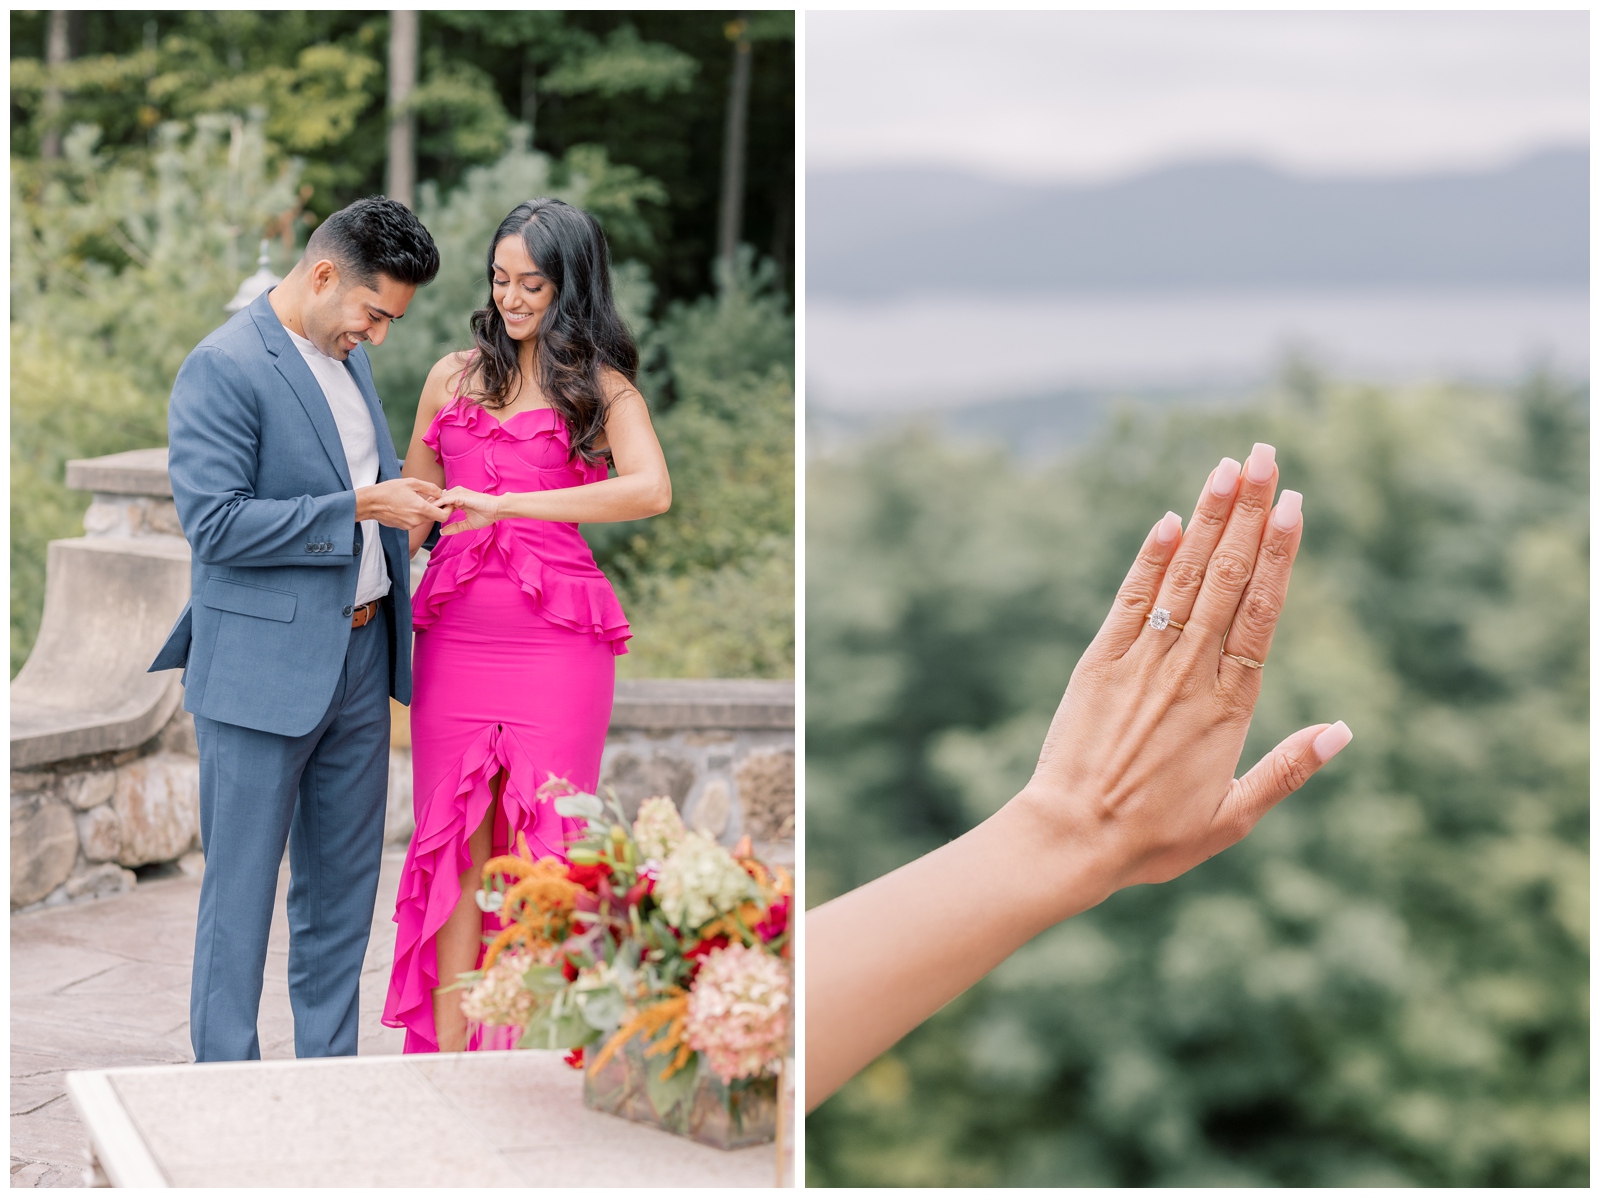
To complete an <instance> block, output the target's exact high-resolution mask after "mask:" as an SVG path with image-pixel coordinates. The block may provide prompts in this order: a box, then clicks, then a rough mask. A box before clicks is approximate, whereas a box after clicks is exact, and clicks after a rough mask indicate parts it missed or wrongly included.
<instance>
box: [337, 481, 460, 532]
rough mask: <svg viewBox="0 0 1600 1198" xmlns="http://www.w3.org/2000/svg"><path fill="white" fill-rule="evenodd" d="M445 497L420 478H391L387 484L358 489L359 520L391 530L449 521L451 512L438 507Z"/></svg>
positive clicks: (375, 484)
mask: <svg viewBox="0 0 1600 1198" xmlns="http://www.w3.org/2000/svg"><path fill="white" fill-rule="evenodd" d="M442 494H444V492H443V491H441V490H440V489H439V488H438V487H436V486H434V485H433V484H432V483H430V482H428V481H426V480H425V479H420V478H391V479H390V480H389V481H388V482H382V483H374V484H373V485H372V486H370V487H357V488H356V520H357V521H358V522H359V521H362V520H376V521H377V522H378V523H379V524H386V525H388V526H389V527H390V528H416V527H417V526H418V525H420V524H429V523H432V522H434V521H444V520H448V519H449V518H450V509H449V508H445V507H440V506H438V503H437V500H438V498H439V496H440V495H442Z"/></svg>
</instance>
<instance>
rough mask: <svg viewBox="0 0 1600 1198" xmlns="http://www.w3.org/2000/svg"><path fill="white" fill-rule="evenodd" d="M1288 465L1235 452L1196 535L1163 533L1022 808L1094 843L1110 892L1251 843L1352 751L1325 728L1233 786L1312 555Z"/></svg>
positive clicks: (1096, 643)
mask: <svg viewBox="0 0 1600 1198" xmlns="http://www.w3.org/2000/svg"><path fill="white" fill-rule="evenodd" d="M1274 456H1275V455H1274V451H1273V448H1272V446H1270V445H1257V446H1255V448H1254V449H1253V450H1252V451H1251V454H1250V457H1249V460H1248V461H1247V462H1246V463H1245V465H1244V467H1243V469H1242V471H1241V468H1240V466H1239V463H1237V462H1235V461H1234V460H1233V459H1232V458H1224V459H1223V460H1222V462H1221V463H1220V464H1219V465H1218V466H1217V468H1216V469H1215V470H1214V471H1212V473H1211V477H1210V478H1209V479H1207V481H1206V486H1205V488H1204V489H1203V490H1202V491H1201V494H1200V501H1199V503H1198V504H1197V505H1196V507H1195V510H1194V515H1193V516H1192V517H1191V518H1190V521H1189V530H1188V532H1187V533H1181V532H1180V524H1179V521H1178V517H1177V515H1176V514H1174V513H1171V512H1169V513H1167V515H1166V516H1165V517H1164V518H1163V519H1162V520H1161V521H1160V522H1159V523H1157V525H1156V526H1155V528H1153V529H1152V530H1151V532H1150V535H1149V536H1148V537H1147V538H1146V539H1145V543H1144V546H1143V548H1142V549H1141V550H1140V553H1139V557H1138V559H1137V560H1136V561H1135V562H1134V564H1133V569H1132V570H1131V571H1130V572H1129V574H1128V576H1127V579H1126V580H1125V581H1124V582H1123V584H1122V588H1121V590H1119V591H1118V593H1117V599H1116V603H1115V604H1114V605H1113V607H1112V610H1111V614H1110V615H1109V616H1107V617H1106V621H1105V623H1104V625H1102V627H1101V629H1100V632H1099V634H1098V635H1097V636H1096V637H1095V639H1094V640H1093V642H1091V643H1090V645H1089V648H1088V649H1087V650H1086V651H1085V652H1084V655H1083V657H1082V658H1081V659H1080V660H1079V662H1078V665H1077V668H1076V669H1075V670H1073V672H1072V681H1071V682H1070V684H1069V685H1068V686H1067V693H1066V696H1065V697H1064V698H1063V699H1062V701H1061V706H1060V707H1059V708H1058V710H1057V711H1056V716H1055V719H1054V720H1053V721H1052V723H1051V726H1050V732H1049V734H1048V735H1047V736H1046V737H1045V743H1044V748H1043V750H1042V751H1041V753H1040V755H1039V764H1038V767H1037V769H1036V770H1035V772H1034V775H1033V779H1032V781H1030V782H1029V783H1028V785H1027V787H1026V788H1025V789H1024V790H1023V792H1022V793H1021V794H1020V795H1018V796H1017V798H1016V799H1015V800H1014V802H1016V803H1017V804H1018V805H1019V806H1020V807H1022V808H1023V809H1025V810H1027V811H1029V812H1030V813H1031V814H1032V815H1033V817H1034V818H1035V819H1037V820H1038V821H1039V823H1040V826H1041V829H1043V830H1044V834H1045V836H1046V837H1047V839H1050V840H1053V841H1056V842H1058V843H1061V844H1071V845H1074V846H1077V849H1076V850H1075V851H1078V852H1081V851H1082V849H1083V847H1085V846H1090V848H1091V852H1092V855H1093V858H1094V880H1095V881H1096V882H1097V883H1098V884H1099V886H1100V887H1101V888H1103V889H1104V892H1105V894H1110V893H1111V892H1113V891H1115V890H1119V889H1121V888H1122V887H1124V886H1131V885H1134V884H1137V883H1141V882H1165V881H1167V880H1168V879H1169V878H1175V877H1177V876H1178V875H1179V874H1181V873H1183V872H1184V871H1186V870H1188V869H1190V868H1191V867H1193V866H1195V865H1198V864H1199V863H1200V862H1202V861H1204V860H1206V859H1207V858H1208V857H1212V856H1215V855H1216V854H1217V853H1220V852H1221V851H1222V850H1223V849H1225V848H1227V847H1228V846H1229V845H1231V844H1234V843H1236V842H1237V841H1239V840H1242V839H1243V838H1244V837H1245V835H1246V834H1247V833H1248V832H1249V831H1250V829H1251V828H1253V827H1255V825H1256V822H1257V821H1258V820H1260V818H1261V817H1262V816H1263V815H1265V814H1266V813H1267V811H1268V810H1269V809H1271V808H1272V807H1273V806H1274V805H1275V804H1276V803H1278V802H1279V801H1280V800H1282V799H1283V798H1284V797H1285V796H1287V795H1288V794H1289V793H1290V792H1292V791H1294V790H1296V789H1298V788H1299V787H1300V786H1301V785H1302V784H1303V783H1304V782H1305V781H1306V779H1307V778H1309V777H1310V776H1311V775H1312V774H1313V773H1315V772H1316V770H1317V769H1318V768H1319V767H1320V766H1321V765H1322V764H1323V763H1324V762H1325V761H1327V760H1328V759H1329V758H1331V757H1332V756H1333V755H1334V754H1335V753H1337V752H1338V751H1339V750H1340V749H1342V748H1343V747H1344V746H1345V745H1346V744H1347V743H1349V740H1350V736H1351V734H1350V730H1349V729H1348V728H1346V727H1345V725H1344V724H1342V723H1339V724H1334V725H1331V726H1330V725H1327V724H1317V725H1314V726H1312V727H1310V728H1305V729H1302V730H1301V731H1299V732H1296V733H1295V734H1294V735H1293V736H1290V737H1289V738H1288V739H1287V740H1285V741H1284V742H1283V743H1282V744H1280V745H1279V746H1278V747H1277V748H1275V749H1274V750H1273V751H1272V752H1271V753H1269V754H1268V755H1267V756H1266V757H1265V758H1263V759H1262V760H1261V761H1260V762H1259V763H1257V764H1256V766H1255V767H1254V768H1253V769H1251V770H1250V772H1249V773H1247V774H1245V775H1244V777H1242V778H1235V777H1234V776H1233V775H1234V769H1235V768H1236V767H1237V765H1238V762H1239V754H1240V753H1241V752H1242V751H1243V749H1244V741H1245V734H1246V733H1247V732H1248V731H1249V728H1250V717H1251V714H1252V713H1253V712H1254V710H1255V705H1256V699H1257V697H1258V696H1259V695H1260V693H1261V669H1260V664H1259V663H1265V662H1266V660H1267V655H1268V653H1269V651H1270V650H1271V647H1272V633H1273V630H1274V628H1275V627H1276V626H1277V623H1278V614H1279V612H1280V611H1282V609H1283V602H1284V596H1285V594H1286V593H1287V591H1288V589H1289V572H1290V570H1291V568H1292V567H1293V565H1294V559H1295V554H1296V552H1297V551H1298V550H1299V548H1300V531H1301V519H1300V498H1301V497H1300V495H1299V493H1298V492H1295V491H1285V492H1284V493H1283V495H1282V496H1281V497H1280V498H1279V500H1278V504H1277V506H1276V507H1273V504H1272V495H1273V490H1274V487H1275V485H1276V483H1277V479H1278V471H1277V467H1276V465H1275V464H1274V461H1273V458H1274ZM1155 609H1160V610H1162V611H1165V612H1166V613H1168V616H1167V619H1168V620H1169V621H1170V622H1169V623H1168V625H1167V627H1166V628H1164V629H1157V628H1154V627H1152V622H1151V620H1150V615H1151V612H1152V611H1153V610H1155ZM1156 622H1160V619H1159V618H1158V619H1157V621H1156ZM1180 626H1181V628H1180ZM1224 638H1226V640H1224ZM1224 651H1226V652H1224ZM1253 663H1255V664H1253ZM1101 897H1103V895H1102V896H1101Z"/></svg>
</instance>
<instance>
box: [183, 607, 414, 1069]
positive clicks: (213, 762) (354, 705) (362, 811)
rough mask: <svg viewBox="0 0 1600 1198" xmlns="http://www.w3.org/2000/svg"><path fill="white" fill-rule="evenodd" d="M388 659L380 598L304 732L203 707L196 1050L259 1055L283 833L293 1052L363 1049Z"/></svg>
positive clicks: (223, 1056)
mask: <svg viewBox="0 0 1600 1198" xmlns="http://www.w3.org/2000/svg"><path fill="white" fill-rule="evenodd" d="M389 664H390V663H389V629H388V615H387V613H386V612H385V610H384V605H382V604H380V605H379V608H378V616H377V618H376V619H374V620H372V621H370V622H369V623H367V624H366V625H365V626H363V627H361V628H356V629H352V630H351V633H350V646H349V649H348V650H347V652H346V654H345V663H344V671H343V673H342V674H341V675H340V677H339V683H338V685H337V686H336V687H335V688H334V692H333V700H332V702H330V703H329V704H328V710H327V711H326V712H325V713H324V714H323V716H322V719H321V721H320V722H318V724H317V726H316V727H315V728H313V729H312V730H311V731H310V732H308V733H306V735H304V736H277V735H274V734H273V733H270V732H259V731H256V730H255V729H252V728H241V727H239V726H237V725H234V724H223V723H218V722H217V721H216V720H208V719H205V718H204V717H201V716H196V717H195V721H194V724H195V734H196V738H197V739H198V741H199V746H200V839H201V845H202V847H203V848H204V850H205V858H206V867H205V878H204V881H203V882H202V883H201V887H200V914H199V919H198V923H197V927H196V930H195V947H194V977H193V981H192V983H191V987H190V992H189V1036H190V1040H191V1041H192V1042H193V1044H194V1055H195V1059H196V1060H197V1061H254V1060H259V1059H260V1057H261V1044H260V1040H259V1038H258V1036H257V1031H256V1020H257V1016H258V1014H259V1012H260V1008H261V986H262V978H263V974H264V972H265V969H266V962H267V935H268V932H269V931H270V929H271V926H272V911H273V907H274V905H275V901H276V898H277V890H278V870H279V867H280V866H281V864H282V862H283V850H284V844H285V841H287V842H288V846H289V1004H290V1006H291V1007H292V1009H293V1011H294V1051H295V1055H296V1056H297V1057H337V1056H354V1055H355V1052H356V1042H357V1014H358V1011H359V1008H360V989H361V966H362V962H363V960H364V958H365V957H366V950H367V939H368V937H369V936H370V934H371V931H372V917H373V907H374V904H375V903H376V901H377V894H378V871H379V868H380V866H381V864H382V857H383V817H384V808H385V800H386V797H387V793H388V780H389ZM211 685H212V686H215V685H217V683H216V680H213V681H212V683H211Z"/></svg>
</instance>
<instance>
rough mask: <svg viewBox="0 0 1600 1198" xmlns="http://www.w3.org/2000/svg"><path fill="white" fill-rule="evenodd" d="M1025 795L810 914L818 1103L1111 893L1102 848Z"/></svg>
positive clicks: (809, 1038) (809, 1062) (808, 965)
mask: <svg viewBox="0 0 1600 1198" xmlns="http://www.w3.org/2000/svg"><path fill="white" fill-rule="evenodd" d="M1048 829H1049V825H1048V824H1046V823H1045V822H1044V821H1042V820H1039V819H1037V818H1035V817H1034V815H1033V814H1032V813H1031V811H1030V808H1029V806H1028V805H1027V804H1026V803H1024V802H1022V801H1020V800H1017V801H1013V802H1012V803H1009V804H1007V805H1006V806H1005V807H1004V808H1002V809H1001V810H1000V811H998V812H997V813H996V814H995V815H993V816H991V817H990V818H989V819H987V820H985V821H984V822H983V823H982V824H979V825H978V826H977V827H976V828H974V829H973V830H972V831H970V832H968V833H967V834H966V835H965V836H962V837H960V838H959V839H957V840H953V841H951V842H950V843H949V844H947V845H945V846H944V847H943V848H940V849H936V850H935V851H934V852H931V853H929V854H928V855H927V856H925V857H921V858H918V859H917V860H916V861H913V862H911V863H910V864H908V865H905V866H902V867H901V868H900V869H897V870H895V871H894V872H893V873H891V874H887V875H885V876H884V877H881V878H878V879H877V880H875V881H872V882H869V883H867V884H866V885H865V886H862V887H860V888H859V889H856V890H852V891H850V892H849V893H848V894H845V895H842V896H840V897H839V898H836V899H834V900H833V901H832V902H830V903H825V904H823V905H822V906H820V907H818V908H816V909H815V910H812V911H808V912H807V913H806V916H805V971H806V1104H807V1107H808V1109H809V1108H812V1107H815V1106H816V1105H817V1104H818V1103H820V1102H822V1101H823V1100H824V1099H826V1098H827V1097H828V1096H829V1095H830V1094H832V1093H833V1092H834V1091H835V1090H837V1089H838V1088H839V1087H840V1086H842V1085H843V1084H844V1083H845V1082H847V1081H849V1080H850V1078H851V1077H852V1076H854V1075H855V1074H856V1073H857V1072H858V1071H859V1070H860V1069H862V1068H863V1067H864V1066H865V1065H867V1064H868V1063H869V1062H871V1061H872V1060H873V1059H874V1058H875V1057H877V1056H878V1055H880V1054H881V1053H883V1052H885V1051H886V1050H887V1049H889V1048H890V1047H892V1046H893V1045H894V1044H895V1042H896V1041H898V1040H899V1039H900V1038H901V1037H902V1036H904V1035H905V1034H906V1033H907V1032H909V1031H911V1029H913V1028H914V1027H916V1026H917V1025H918V1024H919V1023H921V1022H922V1021H923V1020H924V1019H926V1018H928V1016H930V1015H932V1014H933V1013H934V1012H935V1011H937V1010H938V1009H939V1008H940V1007H942V1006H944V1005H945V1003H947V1002H949V1001H950V1000H951V999H953V998H955V997H956V996H957V995H959V994H961V993H962V992H963V991H965V990H966V989H967V988H968V987H970V986H971V985H972V984H973V983H975V982H977V981H978V980H979V979H980V978H982V977H983V976H984V975H985V974H986V973H988V972H989V971H990V970H991V969H993V968H994V967H995V966H996V965H998V964H999V963H1000V962H1001V961H1003V960H1005V959H1006V958H1007V957H1009V956H1010V955H1011V954H1012V953H1013V952H1015V951H1016V950H1017V949H1018V948H1020V947H1022V945H1024V944H1026V943H1027V942H1028V941H1029V940H1031V939H1033V937H1035V936H1037V935H1038V934H1039V933H1040V932H1042V931H1044V930H1045V929H1046V928H1048V927H1051V926H1052V925H1054V924H1056V923H1058V922H1060V921H1061V920H1062V919H1065V918H1067V917H1068V916H1070V915H1075V914H1077V912H1079V911H1082V910H1086V909H1087V908H1089V907H1092V906H1094V905H1095V904H1096V903H1098V902H1100V901H1101V900H1102V899H1103V898H1104V897H1105V895H1106V893H1108V892H1109V891H1108V890H1107V888H1106V886H1105V884H1104V883H1103V882H1102V881H1101V880H1100V879H1099V877H1098V874H1097V871H1096V869H1095V866H1094V862H1093V859H1092V856H1091V855H1090V854H1089V853H1088V852H1087V851H1086V850H1084V849H1083V848H1082V847H1081V846H1073V845H1067V844H1061V843H1058V842H1055V841H1058V840H1059V833H1057V832H1054V831H1050V830H1048Z"/></svg>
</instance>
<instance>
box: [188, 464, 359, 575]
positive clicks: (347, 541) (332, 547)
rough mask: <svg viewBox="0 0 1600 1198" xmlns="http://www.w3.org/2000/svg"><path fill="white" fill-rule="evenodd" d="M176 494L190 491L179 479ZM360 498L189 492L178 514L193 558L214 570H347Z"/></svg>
mask: <svg viewBox="0 0 1600 1198" xmlns="http://www.w3.org/2000/svg"><path fill="white" fill-rule="evenodd" d="M173 490H174V493H178V494H181V493H182V492H184V490H185V488H183V487H182V485H181V484H180V483H178V481H177V480H176V479H175V480H174V487H173ZM355 511H356V505H355V494H354V493H353V492H351V491H341V492H336V493H334V494H332V495H302V496H299V497H297V498H294V499H251V498H246V497H241V496H235V497H231V498H220V497H217V496H195V495H192V494H184V495H183V497H182V499H181V500H180V503H179V515H180V517H181V522H182V524H183V529H184V535H185V536H186V537H187V538H188V540H189V545H190V547H191V549H192V550H193V551H194V555H195V556H196V557H197V558H199V559H200V560H201V561H203V562H205V563H206V564H207V565H212V566H345V565H348V564H349V559H350V555H351V554H352V553H353V552H354V549H355V529H356V519H355Z"/></svg>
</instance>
